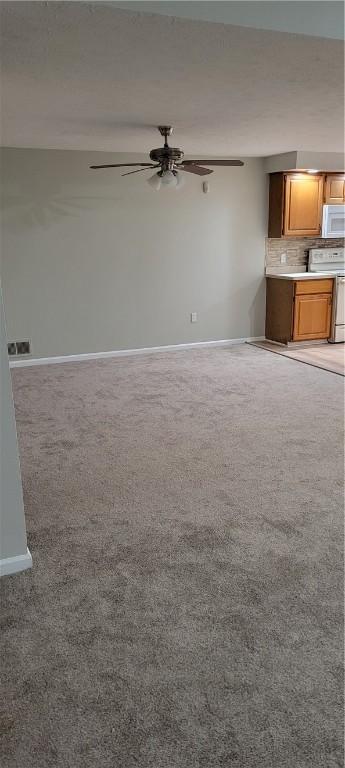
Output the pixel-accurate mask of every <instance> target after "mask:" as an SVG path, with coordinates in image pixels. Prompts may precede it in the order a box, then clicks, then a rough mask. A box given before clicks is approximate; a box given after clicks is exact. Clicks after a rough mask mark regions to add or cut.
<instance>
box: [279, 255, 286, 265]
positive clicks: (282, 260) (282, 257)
mask: <svg viewBox="0 0 345 768" xmlns="http://www.w3.org/2000/svg"><path fill="white" fill-rule="evenodd" d="M280 263H281V264H286V253H282V254H281V256H280Z"/></svg>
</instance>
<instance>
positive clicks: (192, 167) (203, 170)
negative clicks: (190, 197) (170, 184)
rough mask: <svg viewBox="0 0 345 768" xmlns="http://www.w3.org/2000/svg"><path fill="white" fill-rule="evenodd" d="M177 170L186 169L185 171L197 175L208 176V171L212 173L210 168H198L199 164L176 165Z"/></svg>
mask: <svg viewBox="0 0 345 768" xmlns="http://www.w3.org/2000/svg"><path fill="white" fill-rule="evenodd" d="M178 168H179V170H180V169H181V171H187V173H196V174H197V176H208V174H209V173H213V171H211V169H210V168H200V166H199V165H185V163H183V165H181V166H178Z"/></svg>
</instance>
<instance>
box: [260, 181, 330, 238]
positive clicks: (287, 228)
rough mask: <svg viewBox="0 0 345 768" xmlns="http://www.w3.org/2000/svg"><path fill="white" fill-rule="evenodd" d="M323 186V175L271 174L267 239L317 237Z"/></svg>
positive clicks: (320, 218) (319, 227)
mask: <svg viewBox="0 0 345 768" xmlns="http://www.w3.org/2000/svg"><path fill="white" fill-rule="evenodd" d="M323 186H324V176H323V174H309V173H272V174H271V175H270V189H269V222H268V236H269V237H308V236H310V237H319V236H320V235H321V221H322V203H323Z"/></svg>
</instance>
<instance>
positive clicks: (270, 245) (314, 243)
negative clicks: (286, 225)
mask: <svg viewBox="0 0 345 768" xmlns="http://www.w3.org/2000/svg"><path fill="white" fill-rule="evenodd" d="M343 246H344V238H343V237H339V238H332V239H327V240H326V239H324V238H322V237H316V238H312V237H296V239H292V238H291V237H289V238H287V239H283V238H281V237H267V238H266V272H268V273H272V272H284V271H285V272H291V267H298V271H300V272H304V271H305V270H306V269H307V266H308V251H309V249H310V248H340V247H343ZM284 254H285V255H286V261H285V263H284V264H282V263H281V256H283V255H284ZM296 271H297V270H296Z"/></svg>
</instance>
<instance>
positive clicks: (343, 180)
mask: <svg viewBox="0 0 345 768" xmlns="http://www.w3.org/2000/svg"><path fill="white" fill-rule="evenodd" d="M324 198H325V203H326V205H342V204H343V203H345V175H344V174H343V173H329V174H327V176H326V178H325V187H324Z"/></svg>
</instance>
